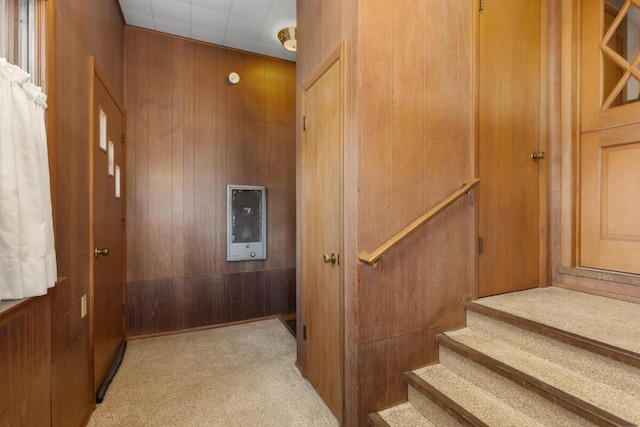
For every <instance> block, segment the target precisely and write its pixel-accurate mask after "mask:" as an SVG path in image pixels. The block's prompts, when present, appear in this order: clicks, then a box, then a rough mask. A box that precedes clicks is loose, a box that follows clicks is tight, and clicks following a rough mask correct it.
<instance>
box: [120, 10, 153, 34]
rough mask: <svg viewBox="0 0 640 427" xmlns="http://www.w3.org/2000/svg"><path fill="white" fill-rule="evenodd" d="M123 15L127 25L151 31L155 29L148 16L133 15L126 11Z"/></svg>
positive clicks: (151, 19)
mask: <svg viewBox="0 0 640 427" xmlns="http://www.w3.org/2000/svg"><path fill="white" fill-rule="evenodd" d="M123 13H124V18H125V21H126V22H127V24H129V25H135V26H136V27H142V28H149V29H152V30H153V29H155V23H154V22H153V18H152V17H151V16H150V15H143V14H141V13H135V12H131V11H128V10H127V11H124V12H123Z"/></svg>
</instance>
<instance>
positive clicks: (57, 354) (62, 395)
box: [49, 0, 124, 426]
mask: <svg viewBox="0 0 640 427" xmlns="http://www.w3.org/2000/svg"><path fill="white" fill-rule="evenodd" d="M49 1H52V0H49ZM53 1H54V2H55V5H54V8H55V11H56V16H55V21H56V40H55V45H56V60H55V66H56V82H55V85H56V99H55V104H53V105H51V103H50V106H51V107H53V108H55V111H56V150H57V156H56V161H57V163H56V174H57V182H56V184H57V190H56V194H57V196H56V197H57V204H56V230H55V238H56V250H57V256H58V275H60V276H67V277H68V280H67V281H65V282H63V283H62V284H60V285H59V286H57V287H56V288H54V289H52V290H51V291H50V298H51V369H52V374H51V406H52V407H51V416H52V425H54V426H56V425H64V426H74V425H81V424H82V423H83V422H85V421H86V419H87V417H88V416H89V415H90V414H91V411H92V410H93V406H94V400H93V396H92V391H91V388H92V384H91V383H92V379H91V378H92V377H91V366H90V347H89V316H86V317H84V318H81V317H80V298H81V296H82V295H84V294H88V293H89V278H90V277H89V275H90V271H89V256H90V254H89V249H90V248H89V233H90V230H89V222H88V221H89V144H88V138H89V95H90V93H89V92H90V91H89V89H90V88H89V78H90V68H89V57H90V56H95V58H96V62H97V63H98V64H99V65H100V67H101V68H102V69H103V71H104V72H105V75H106V76H107V78H108V80H109V84H110V86H111V87H112V89H113V90H114V92H115V93H116V96H118V97H120V99H122V98H123V73H124V64H123V62H124V61H123V53H124V50H123V40H124V35H123V28H124V24H123V22H122V20H121V17H120V12H119V9H118V6H117V3H116V2H115V1H113V0H99V1H91V2H86V1H84V0H53Z"/></svg>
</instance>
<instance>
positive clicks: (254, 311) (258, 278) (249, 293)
mask: <svg viewBox="0 0 640 427" xmlns="http://www.w3.org/2000/svg"><path fill="white" fill-rule="evenodd" d="M264 316H265V272H264V271H252V272H248V273H244V281H243V286H242V317H243V319H256V318H260V317H264Z"/></svg>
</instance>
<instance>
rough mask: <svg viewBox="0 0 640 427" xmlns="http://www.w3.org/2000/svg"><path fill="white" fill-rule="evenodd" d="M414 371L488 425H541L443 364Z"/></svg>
mask: <svg viewBox="0 0 640 427" xmlns="http://www.w3.org/2000/svg"><path fill="white" fill-rule="evenodd" d="M413 372H414V373H415V374H416V375H418V376H419V377H420V378H422V379H423V380H425V381H426V382H428V383H429V384H430V385H431V386H433V387H435V388H437V389H438V390H440V391H441V392H442V393H444V394H446V395H447V396H448V397H449V398H450V399H452V400H453V401H455V402H456V403H457V404H458V405H460V406H462V407H464V408H465V409H466V410H467V411H469V412H470V413H472V414H473V415H474V416H476V417H477V418H478V419H479V420H481V421H482V422H484V423H486V424H487V425H490V426H505V425H526V426H530V427H535V426H542V424H540V423H538V422H537V421H536V420H534V419H532V418H530V417H528V416H526V415H524V414H522V413H521V412H519V411H517V410H516V409H514V408H513V407H511V406H509V405H508V404H507V403H505V402H504V401H502V400H500V399H498V398H497V397H495V396H494V395H492V394H491V393H489V392H488V391H486V390H484V389H482V388H480V387H478V386H476V385H474V384H473V383H471V382H470V381H468V380H466V379H464V378H462V377H461V376H459V375H458V374H456V373H455V372H453V371H451V370H449V369H447V368H446V367H445V366H443V365H440V364H436V365H430V366H426V367H424V368H420V369H417V370H415V371H413Z"/></svg>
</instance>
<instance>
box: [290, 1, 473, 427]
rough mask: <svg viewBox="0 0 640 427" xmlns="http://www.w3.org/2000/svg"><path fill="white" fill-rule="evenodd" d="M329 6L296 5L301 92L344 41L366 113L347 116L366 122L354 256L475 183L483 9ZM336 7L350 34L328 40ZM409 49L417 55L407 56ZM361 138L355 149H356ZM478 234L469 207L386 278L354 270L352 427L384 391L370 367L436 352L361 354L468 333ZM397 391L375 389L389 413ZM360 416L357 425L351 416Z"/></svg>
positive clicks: (350, 301)
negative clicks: (476, 76)
mask: <svg viewBox="0 0 640 427" xmlns="http://www.w3.org/2000/svg"><path fill="white" fill-rule="evenodd" d="M329 3H330V2H328V3H327V4H325V2H322V4H320V2H305V4H304V5H299V9H298V14H299V15H298V21H299V25H300V26H303V25H305V28H306V29H307V30H306V31H305V33H306V34H302V35H301V36H300V40H299V43H300V46H301V48H300V52H299V56H298V62H297V68H298V72H299V74H298V84H300V82H301V81H304V80H305V79H306V78H307V77H308V75H309V73H310V72H311V70H313V69H315V67H316V66H317V64H318V63H319V61H320V60H321V59H322V55H321V53H318V52H321V51H322V49H323V43H324V44H328V40H330V39H331V37H332V36H335V35H336V34H337V37H338V40H340V38H342V39H348V41H350V42H353V43H354V45H349V44H347V52H348V54H347V57H349V58H350V60H349V61H348V64H349V66H353V65H355V66H357V67H358V68H357V72H355V71H354V72H353V74H352V75H357V76H358V77H356V78H357V82H355V83H354V86H353V87H350V83H353V82H351V81H350V80H347V87H346V91H347V93H351V94H352V95H353V96H349V97H348V99H349V100H354V101H353V103H354V104H355V105H357V108H350V106H349V105H350V104H349V101H348V102H347V112H353V111H357V114H358V117H357V119H356V118H355V117H352V116H347V124H346V129H347V132H348V135H354V136H355V139H354V140H351V139H349V137H348V138H347V148H346V152H347V153H354V152H355V153H357V159H358V160H357V170H358V176H357V190H358V192H357V201H358V202H357V203H358V205H357V208H356V212H357V229H358V248H356V249H372V248H374V247H375V246H377V245H378V244H379V243H381V242H380V241H379V240H384V239H381V237H380V233H381V231H380V230H382V232H383V233H386V234H387V235H388V236H390V235H391V234H392V233H394V232H395V231H397V230H395V229H396V228H401V227H402V226H404V225H406V222H407V221H410V220H412V219H414V218H415V217H416V216H418V215H419V214H420V213H422V212H424V210H425V209H427V208H428V207H429V206H432V205H433V204H435V203H437V202H438V201H439V200H440V199H442V198H443V197H445V196H446V195H447V194H449V193H450V192H451V191H453V190H455V189H456V188H457V186H458V185H459V184H460V183H461V182H462V181H463V180H465V179H468V178H471V175H472V172H473V170H474V155H473V153H474V151H473V132H474V131H473V111H472V108H473V103H472V101H473V94H472V81H473V75H472V71H473V63H472V60H473V56H472V54H473V52H472V33H471V31H469V28H473V16H474V12H473V11H474V8H473V5H472V2H465V3H462V2H455V3H451V4H449V3H447V2H444V3H443V2H436V1H433V2H427V3H425V4H424V5H421V8H420V9H419V10H418V11H417V12H416V10H415V7H414V6H415V5H413V4H412V5H411V7H406V8H402V7H398V8H394V9H393V10H392V9H389V8H388V7H387V5H386V4H385V5H382V4H378V2H373V3H372V2H366V3H362V2H359V3H358V8H357V11H356V10H355V9H353V8H350V5H344V4H343V5H340V6H336V5H335V4H329ZM334 6H336V7H340V8H341V9H340V19H338V20H337V21H338V22H342V25H343V27H342V28H341V29H340V30H338V31H333V35H327V34H326V32H328V31H331V30H334V29H335V24H336V19H333V22H331V23H329V22H325V21H324V20H325V19H326V17H327V16H329V15H331V12H329V10H330V8H332V7H334ZM400 9H403V10H400ZM427 11H428V12H429V13H427ZM356 13H357V17H354V16H353V15H355V14H356ZM352 20H353V21H357V24H358V25H357V27H354V28H355V30H354V31H357V35H349V28H350V27H349V23H350V22H352ZM407 25H409V26H415V28H416V30H414V31H406V33H408V34H410V35H411V37H409V38H408V40H407V37H406V34H405V29H406V27H407ZM394 32H395V33H397V34H400V33H401V32H402V33H403V34H404V37H402V39H403V49H398V48H397V46H398V44H396V43H394V40H397V39H398V37H395V36H394ZM390 35H391V36H390ZM305 41H306V42H307V43H308V44H309V45H313V43H317V44H318V45H317V46H316V49H314V52H313V53H311V52H305V49H304V46H305ZM407 44H408V45H409V46H410V48H404V47H405V46H406V45H407ZM403 50H404V52H403ZM405 53H406V54H407V55H411V58H410V60H411V61H410V62H411V63H412V64H415V63H416V62H417V64H418V69H417V70H416V69H415V68H416V67H414V66H412V67H407V66H406V63H407V58H406V57H404V56H403V55H404V54H405ZM427 53H428V54H427ZM349 55H352V56H349ZM416 55H417V56H418V60H417V61H416V60H415V58H416ZM371 64H375V67H374V66H371ZM451 70H456V72H451ZM350 71H351V70H349V69H348V71H347V74H348V75H350V74H349V72H350ZM350 91H353V92H350ZM374 100H375V102H373V101H374ZM354 120H356V121H355V123H357V124H356V125H354V124H353V123H354ZM354 127H355V129H354ZM298 138H300V134H298ZM355 140H357V141H358V144H359V145H358V148H357V150H353V148H351V147H349V144H350V143H352V141H355ZM346 162H347V163H348V162H349V155H347V156H346ZM412 191H414V192H415V193H413V194H412V193H411V192H412ZM416 202H417V203H416ZM352 209H353V208H352ZM414 210H415V212H414ZM350 212H351V211H350ZM345 215H349V212H345ZM405 217H406V218H405ZM473 230H474V217H473V199H472V198H470V199H469V200H465V201H462V202H460V203H458V204H456V205H454V206H452V207H451V208H450V211H448V212H447V213H446V214H444V216H443V217H441V218H438V219H436V220H434V221H433V222H432V223H431V224H428V225H426V226H425V227H424V229H422V230H421V231H420V233H418V235H416V236H413V237H412V238H411V239H410V240H409V241H407V242H405V244H403V245H400V246H399V247H398V248H396V249H395V252H394V253H392V254H389V255H388V256H387V258H386V259H385V260H384V261H383V262H382V263H381V264H380V265H379V266H378V269H376V270H373V269H370V268H368V267H366V266H362V265H361V266H360V267H359V268H354V267H352V268H353V271H354V273H352V274H353V276H351V277H355V280H354V282H353V284H352V283H351V282H350V281H347V282H346V283H345V291H346V292H347V294H349V295H348V296H347V298H346V305H345V309H346V314H345V319H346V323H345V326H346V327H345V331H346V334H347V337H346V338H347V339H346V341H347V343H348V344H347V349H348V351H351V352H353V353H354V354H352V353H349V352H348V353H347V354H346V356H345V363H347V365H345V366H347V367H348V366H351V367H355V369H353V370H349V369H347V371H348V373H347V376H346V377H345V386H346V387H347V388H349V391H350V392H351V394H355V395H357V397H356V399H357V400H358V401H357V402H353V401H351V398H350V397H349V396H350V395H351V394H347V400H348V402H345V404H346V406H345V407H346V408H347V414H346V417H347V418H346V420H350V421H351V422H352V423H353V422H354V420H358V422H359V423H364V422H365V420H364V419H363V418H362V416H363V415H365V414H366V413H367V412H368V411H369V410H371V409H373V406H371V401H370V400H369V397H367V393H368V392H367V391H366V389H367V388H368V389H374V388H375V387H370V384H369V385H368V384H365V382H366V381H368V380H373V381H378V380H379V378H378V379H376V378H375V377H374V378H370V377H368V375H369V374H371V375H373V376H376V375H379V374H378V372H379V370H378V369H377V368H376V369H371V372H370V373H368V372H365V370H363V369H362V368H363V365H362V363H365V362H366V363H372V364H373V365H376V366H378V365H379V366H393V368H391V369H392V371H393V374H390V375H393V378H396V379H397V378H401V373H402V372H403V371H404V370H405V369H406V364H410V363H414V362H415V363H418V361H419V362H420V363H426V362H427V361H430V360H435V358H436V353H435V352H434V351H426V352H422V353H419V354H417V353H414V352H415V350H414V349H413V348H410V347H411V346H408V345H400V344H398V343H394V344H393V346H394V348H398V353H397V354H395V355H394V356H391V354H390V353H389V352H385V351H380V352H374V353H372V354H368V351H367V350H366V348H364V347H359V346H377V345H382V342H385V341H386V340H389V339H390V337H392V336H395V337H396V338H397V339H398V340H402V339H407V342H409V341H411V340H412V339H413V338H409V337H411V336H412V335H413V334H419V333H422V332H421V331H424V330H429V331H430V332H429V333H430V334H431V336H433V335H435V333H436V332H437V331H438V330H441V329H442V328H448V327H451V326H457V325H461V324H463V322H464V316H463V312H462V310H461V308H460V302H461V301H462V300H463V299H464V297H465V296H467V295H469V294H470V293H471V289H472V286H473V283H474V280H473V265H474V262H473V257H474V251H473V247H474V246H475V245H474V239H473V236H472V234H473ZM299 232H300V233H303V232H304V230H300V231H299ZM388 236H387V237H388ZM347 241H348V238H347ZM347 256H348V255H347ZM347 259H348V258H347ZM345 268H346V269H349V268H350V267H349V266H347V267H345ZM349 271H351V270H349ZM356 274H358V276H357V277H356V276H355V275H356ZM434 296H437V297H434ZM350 322H352V323H356V322H357V328H355V329H354V328H351V327H350ZM431 340H432V338H431ZM349 343H351V345H350V344H349ZM357 343H359V344H357ZM431 344H433V342H431ZM369 356H371V358H372V359H371V360H370V357H369ZM354 358H355V359H356V360H357V362H355V361H354ZM349 363H351V365H349ZM403 365H404V366H403ZM353 371H355V372H357V373H356V374H353V375H357V380H356V381H354V380H353V378H352V377H353V375H350V373H351V372H353ZM363 381H364V382H363ZM400 384H401V381H395V380H393V381H383V382H382V383H381V385H382V387H381V388H375V389H376V391H377V392H378V393H381V395H383V396H384V398H383V399H382V400H384V404H385V405H388V404H389V403H390V401H391V400H393V399H392V397H393V396H398V394H397V393H398V392H399V390H401V385H400ZM354 408H357V412H358V414H359V415H360V416H361V417H360V418H359V419H358V415H355V417H354V415H353V414H352V413H351V414H350V413H349V412H350V411H351V412H353V410H354Z"/></svg>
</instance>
